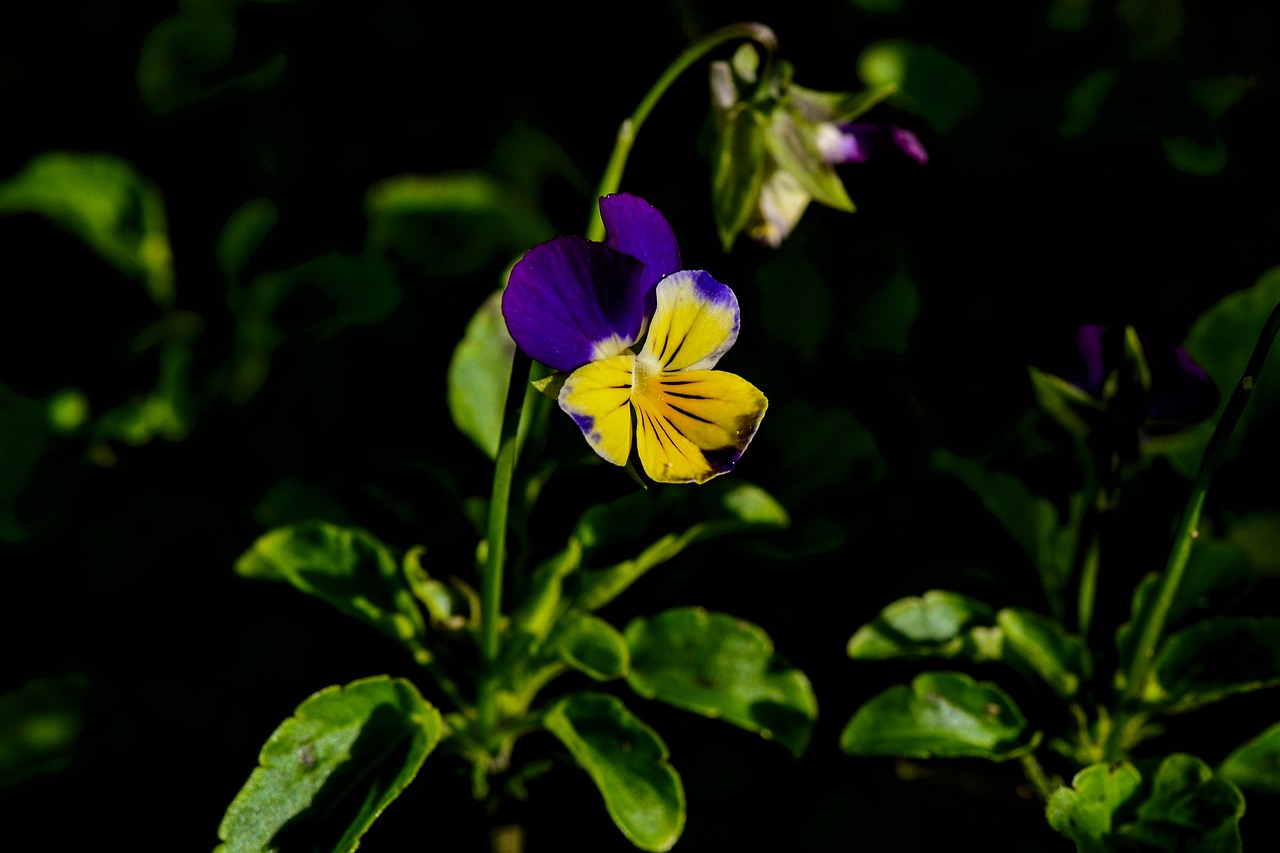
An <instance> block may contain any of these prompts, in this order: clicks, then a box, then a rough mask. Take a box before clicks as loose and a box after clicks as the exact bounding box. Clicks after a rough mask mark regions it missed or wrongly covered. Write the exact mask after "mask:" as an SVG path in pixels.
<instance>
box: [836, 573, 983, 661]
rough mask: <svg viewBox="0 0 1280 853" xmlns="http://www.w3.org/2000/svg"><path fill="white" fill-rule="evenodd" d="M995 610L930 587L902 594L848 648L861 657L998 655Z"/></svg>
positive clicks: (853, 655)
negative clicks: (920, 591)
mask: <svg viewBox="0 0 1280 853" xmlns="http://www.w3.org/2000/svg"><path fill="white" fill-rule="evenodd" d="M995 623H996V614H995V611H994V610H993V609H992V608H990V607H988V606H987V605H985V604H983V603H982V602H980V601H978V600H976V599H973V598H969V597H968V596H965V595H961V594H960V593H958V592H947V591H945V590H939V589H933V590H929V591H928V592H926V593H925V594H924V595H922V596H909V597H907V598H900V599H898V600H897V601H895V602H893V603H891V604H889V605H887V606H886V607H885V608H884V609H883V610H881V611H880V615H879V616H877V617H876V618H875V619H873V620H872V621H871V622H868V623H867V624H866V625H863V626H862V627H861V628H859V629H858V630H857V631H855V632H854V634H853V636H852V637H850V638H849V644H848V648H847V652H848V654H849V657H851V658H854V659H856V660H886V659H892V658H908V659H910V658H921V657H940V658H953V657H964V658H967V659H969V660H974V661H980V660H987V659H990V658H993V657H995V656H997V655H998V654H999V642H1000V640H999V637H998V635H996V634H995V632H993V631H992V628H993V627H994V626H995Z"/></svg>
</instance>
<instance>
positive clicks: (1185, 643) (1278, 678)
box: [1141, 616, 1280, 713]
mask: <svg viewBox="0 0 1280 853" xmlns="http://www.w3.org/2000/svg"><path fill="white" fill-rule="evenodd" d="M1276 685H1280V617H1269V616H1262V617H1240V616H1220V617H1214V618H1210V619H1205V620H1203V621H1200V622H1197V623H1195V624H1194V625H1191V626H1190V627H1188V628H1184V629H1183V630H1181V631H1179V632H1177V633H1176V634H1174V635H1172V636H1171V637H1169V638H1168V639H1167V640H1165V642H1164V644H1163V645H1162V646H1161V647H1160V651H1159V653H1158V654H1157V655H1156V660H1155V666H1154V667H1152V677H1151V680H1150V681H1149V682H1148V683H1147V684H1146V685H1145V689H1144V690H1143V692H1142V694H1141V696H1142V699H1143V700H1144V701H1145V702H1147V703H1149V704H1150V705H1153V706H1155V707H1157V708H1159V709H1161V710H1162V711H1164V712H1166V713H1180V712H1183V711H1190V710H1191V709H1193V708H1198V707H1200V706H1201V705H1207V704H1209V703H1211V702H1217V701H1220V700H1222V699H1225V698H1227V697H1228V696H1233V695H1235V694H1237V693H1246V692H1249V691H1253V690H1258V689H1261V688H1264V687H1274V686H1276Z"/></svg>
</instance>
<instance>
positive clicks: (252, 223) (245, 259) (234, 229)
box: [217, 198, 280, 285]
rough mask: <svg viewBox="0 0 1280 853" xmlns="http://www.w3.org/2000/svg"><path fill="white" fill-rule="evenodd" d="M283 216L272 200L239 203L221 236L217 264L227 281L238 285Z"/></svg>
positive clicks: (219, 236) (223, 228) (256, 199)
mask: <svg viewBox="0 0 1280 853" xmlns="http://www.w3.org/2000/svg"><path fill="white" fill-rule="evenodd" d="M279 218H280V211H279V210H278V209H277V208H276V206H275V203H274V202H272V201H271V200H270V199H265V198H255V199H253V200H252V201H247V202H245V203H244V204H242V205H240V207H238V208H237V209H236V211H235V212H234V213H232V214H231V216H230V218H229V219H227V222H226V224H225V225H224V226H223V227H222V233H220V234H219V235H218V249H217V254H218V266H219V267H221V268H222V274H223V275H224V276H226V277H227V281H228V282H230V283H232V284H233V285H238V284H239V282H240V275H241V273H243V272H244V269H245V267H247V266H248V265H249V261H250V259H251V258H252V257H253V253H254V252H255V251H257V249H258V247H259V246H261V245H262V241H263V240H264V239H265V238H266V236H267V234H268V233H269V232H270V231H271V229H272V228H274V227H275V226H276V222H277V221H278V220H279Z"/></svg>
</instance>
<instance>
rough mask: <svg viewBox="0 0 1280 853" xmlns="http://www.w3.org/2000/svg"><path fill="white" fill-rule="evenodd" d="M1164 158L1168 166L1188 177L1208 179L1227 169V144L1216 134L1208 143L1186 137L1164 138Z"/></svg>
mask: <svg viewBox="0 0 1280 853" xmlns="http://www.w3.org/2000/svg"><path fill="white" fill-rule="evenodd" d="M1164 156H1165V159H1167V160H1168V161H1169V165H1171V166H1173V168H1175V169H1177V170H1178V171H1179V172H1184V173H1186V174H1188V175H1199V176H1201V177H1208V176H1211V175H1216V174H1218V173H1219V172H1221V171H1222V170H1223V169H1225V168H1227V144H1226V142H1225V141H1223V139H1222V137H1221V136H1218V135H1217V134H1214V136H1213V138H1212V139H1210V140H1209V141H1208V142H1201V141H1199V140H1196V139H1192V138H1190V137H1187V136H1170V137H1165V139H1164Z"/></svg>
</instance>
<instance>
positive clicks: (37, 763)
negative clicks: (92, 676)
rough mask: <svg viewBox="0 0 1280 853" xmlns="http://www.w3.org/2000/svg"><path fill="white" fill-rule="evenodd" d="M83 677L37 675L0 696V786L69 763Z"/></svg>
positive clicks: (80, 725) (80, 714)
mask: <svg viewBox="0 0 1280 853" xmlns="http://www.w3.org/2000/svg"><path fill="white" fill-rule="evenodd" d="M89 688H90V684H89V679H88V678H86V677H85V676H83V675H80V674H79V673H73V674H71V675H65V676H60V677H57V678H37V679H34V680H32V681H29V682H27V683H26V684H24V685H22V686H21V687H19V688H18V689H16V690H12V691H10V692H8V693H4V694H0V786H5V785H12V784H14V783H16V782H20V781H22V780H23V779H29V778H31V777H33V776H39V775H42V774H45V773H53V772H56V771H58V770H61V769H63V768H64V767H66V766H67V765H69V764H70V763H71V761H72V759H73V758H74V756H75V748H76V744H77V742H78V741H79V739H80V733H81V732H82V731H83V729H84V724H85V718H86V716H87V714H86V711H87V707H86V706H87V700H88V696H89Z"/></svg>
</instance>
